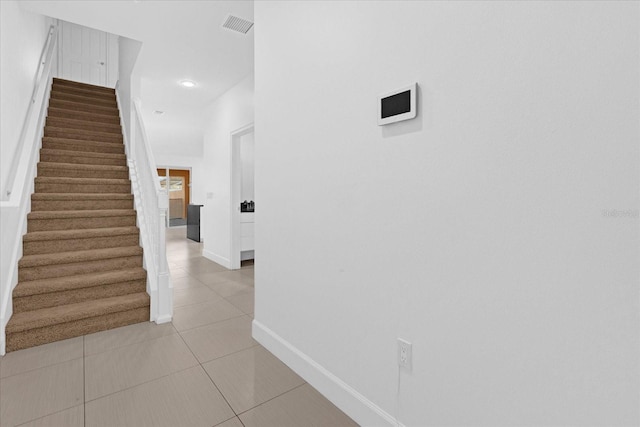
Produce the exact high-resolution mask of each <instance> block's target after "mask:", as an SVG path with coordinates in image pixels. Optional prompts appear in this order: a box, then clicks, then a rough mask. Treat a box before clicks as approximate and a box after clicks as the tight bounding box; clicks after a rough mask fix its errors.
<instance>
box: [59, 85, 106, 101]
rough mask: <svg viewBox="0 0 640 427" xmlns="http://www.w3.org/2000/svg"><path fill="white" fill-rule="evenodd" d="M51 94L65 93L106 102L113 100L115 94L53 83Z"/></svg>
mask: <svg viewBox="0 0 640 427" xmlns="http://www.w3.org/2000/svg"><path fill="white" fill-rule="evenodd" d="M51 94H52V95H53V94H67V95H76V96H83V97H85V98H91V99H92V100H93V99H96V100H98V101H107V102H115V100H116V94H115V93H113V92H111V93H109V92H100V91H95V90H86V89H81V88H75V87H71V86H60V85H57V84H54V85H53V86H52V87H51Z"/></svg>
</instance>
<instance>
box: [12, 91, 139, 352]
mask: <svg viewBox="0 0 640 427" xmlns="http://www.w3.org/2000/svg"><path fill="white" fill-rule="evenodd" d="M126 164H127V163H126V158H125V154H124V144H123V139H122V130H121V127H120V118H119V114H118V107H117V103H116V97H115V92H114V90H113V89H109V88H104V87H98V86H91V85H86V84H82V83H76V82H71V81H67V80H61V79H54V83H53V87H52V90H51V98H50V101H49V110H48V116H47V121H46V125H45V129H44V138H43V141H42V149H41V150H40V163H38V174H37V178H36V179H35V192H34V193H33V195H32V196H31V213H29V214H28V216H27V234H26V235H25V236H24V238H23V257H22V259H21V260H20V262H19V263H18V284H17V285H16V287H15V289H14V291H13V316H12V317H11V319H10V320H9V322H8V324H7V327H6V340H7V341H6V342H7V351H14V350H19V349H22V348H27V347H32V346H36V345H40V344H45V343H48V342H53V341H59V340H63V339H67V338H72V337H76V336H80V335H85V334H89V333H92V332H97V331H102V330H106V329H111V328H116V327H119V326H124V325H129V324H132V323H138V322H144V321H149V310H150V307H149V304H150V302H149V295H148V294H147V292H146V281H147V272H146V271H145V270H144V269H143V268H142V248H141V247H140V245H139V230H138V228H137V227H136V212H135V211H134V210H133V196H132V194H131V183H130V181H129V172H128V168H127V166H126Z"/></svg>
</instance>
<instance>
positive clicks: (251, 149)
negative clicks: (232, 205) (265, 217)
mask: <svg viewBox="0 0 640 427" xmlns="http://www.w3.org/2000/svg"><path fill="white" fill-rule="evenodd" d="M239 142H240V169H241V170H242V171H241V176H240V182H241V186H240V200H241V201H245V200H247V201H251V200H253V201H255V197H256V196H255V180H254V175H255V161H254V158H255V154H254V153H255V146H256V144H255V138H254V133H253V132H251V133H248V134H246V135H243V136H241V137H240V141H239Z"/></svg>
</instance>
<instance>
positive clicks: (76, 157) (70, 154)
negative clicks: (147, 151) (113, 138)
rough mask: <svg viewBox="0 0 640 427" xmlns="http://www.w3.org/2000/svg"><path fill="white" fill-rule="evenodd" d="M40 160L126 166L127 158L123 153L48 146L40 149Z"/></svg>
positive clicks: (74, 163)
mask: <svg viewBox="0 0 640 427" xmlns="http://www.w3.org/2000/svg"><path fill="white" fill-rule="evenodd" d="M67 148H69V147H67ZM40 161H41V162H49V163H68V164H73V165H105V166H127V159H126V157H125V155H124V154H115V153H113V154H112V153H94V152H91V151H76V150H55V149H50V148H42V149H40Z"/></svg>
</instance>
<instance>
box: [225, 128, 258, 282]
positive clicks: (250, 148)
mask: <svg viewBox="0 0 640 427" xmlns="http://www.w3.org/2000/svg"><path fill="white" fill-rule="evenodd" d="M254 147H255V141H254V127H253V123H251V124H249V125H246V126H244V127H242V128H240V129H238V130H236V131H234V132H231V189H230V190H231V216H230V219H231V223H230V231H231V257H230V264H231V269H238V268H240V267H241V265H247V264H252V263H253V260H254V259H255V245H254V223H255V194H254V181H255V180H254Z"/></svg>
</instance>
